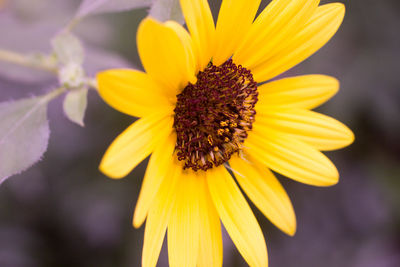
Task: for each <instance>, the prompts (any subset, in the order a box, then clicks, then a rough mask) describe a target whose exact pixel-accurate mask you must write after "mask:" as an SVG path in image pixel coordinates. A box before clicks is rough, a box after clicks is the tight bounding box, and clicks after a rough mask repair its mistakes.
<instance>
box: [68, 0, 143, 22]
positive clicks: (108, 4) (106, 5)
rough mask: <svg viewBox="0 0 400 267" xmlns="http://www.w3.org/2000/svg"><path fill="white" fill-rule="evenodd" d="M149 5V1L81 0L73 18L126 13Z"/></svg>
mask: <svg viewBox="0 0 400 267" xmlns="http://www.w3.org/2000/svg"><path fill="white" fill-rule="evenodd" d="M150 5H151V0H83V1H82V3H81V5H80V7H79V9H78V12H77V13H76V15H75V18H78V19H80V18H83V17H86V16H88V15H94V14H101V13H110V12H120V11H127V10H131V9H135V8H142V7H146V6H150Z"/></svg>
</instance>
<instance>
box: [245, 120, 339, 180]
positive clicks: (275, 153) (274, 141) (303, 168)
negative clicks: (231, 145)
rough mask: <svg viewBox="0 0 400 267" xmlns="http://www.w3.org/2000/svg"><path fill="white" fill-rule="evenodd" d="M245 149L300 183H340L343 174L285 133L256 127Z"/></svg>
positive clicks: (323, 158) (320, 154) (323, 156)
mask: <svg viewBox="0 0 400 267" xmlns="http://www.w3.org/2000/svg"><path fill="white" fill-rule="evenodd" d="M244 146H245V147H246V152H247V153H248V154H250V155H251V156H252V158H253V159H255V160H257V161H258V162H260V163H262V164H265V165H266V166H267V167H269V168H271V169H272V170H274V171H276V172H278V173H281V174H283V175H285V176H287V177H289V178H292V179H293V180H296V181H298V182H301V183H305V184H310V185H315V186H330V185H334V184H336V183H337V182H338V179H339V173H338V171H337V169H336V167H335V165H333V164H332V162H331V161H330V160H329V159H328V158H327V157H326V156H325V155H324V154H322V153H321V152H319V151H318V150H316V149H315V148H313V147H311V146H310V145H307V144H305V143H303V142H301V141H298V140H296V139H295V138H293V137H291V136H289V135H285V134H284V133H279V132H276V131H273V130H268V131H266V130H265V129H263V127H260V125H254V128H253V131H252V132H250V133H249V136H248V138H247V139H246V141H245V144H244Z"/></svg>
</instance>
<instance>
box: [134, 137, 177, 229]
mask: <svg viewBox="0 0 400 267" xmlns="http://www.w3.org/2000/svg"><path fill="white" fill-rule="evenodd" d="M175 143H176V135H175V134H171V135H170V136H169V137H168V139H167V140H166V141H165V142H160V144H159V145H158V147H156V148H155V150H154V152H153V154H152V155H151V157H150V160H149V165H148V166H147V169H146V174H145V176H144V179H143V183H142V188H141V189H140V194H139V198H138V201H137V202H136V208H135V213H134V216H133V225H134V227H136V228H139V227H140V226H141V225H142V224H143V222H144V220H145V219H146V216H147V213H148V211H149V208H150V206H151V204H152V203H153V199H154V198H155V196H156V194H157V192H158V189H159V188H160V186H161V183H162V182H163V181H164V179H165V177H166V175H167V172H168V167H169V166H170V165H171V164H172V162H173V157H174V155H173V153H174V149H175Z"/></svg>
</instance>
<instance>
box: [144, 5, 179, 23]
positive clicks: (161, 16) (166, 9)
mask: <svg viewBox="0 0 400 267" xmlns="http://www.w3.org/2000/svg"><path fill="white" fill-rule="evenodd" d="M149 15H150V16H152V17H153V18H155V19H157V20H159V21H162V22H164V21H167V20H175V21H176V22H178V23H180V24H183V22H184V18H183V14H182V9H181V6H180V3H179V0H153V4H152V6H151V9H150V12H149Z"/></svg>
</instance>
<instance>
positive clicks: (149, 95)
mask: <svg viewBox="0 0 400 267" xmlns="http://www.w3.org/2000/svg"><path fill="white" fill-rule="evenodd" d="M97 83H98V87H99V94H100V96H101V97H102V98H103V99H104V101H106V102H107V103H108V104H109V105H110V106H112V107H113V108H115V109H116V110H118V111H121V112H123V113H126V114H129V115H131V116H135V117H143V116H145V115H146V114H149V113H150V112H154V111H157V110H160V111H161V110H162V109H166V108H167V109H168V108H169V109H171V110H172V109H173V108H172V105H171V103H170V102H168V100H167V98H166V97H165V95H163V94H162V92H161V90H160V89H159V88H158V85H157V84H156V83H155V82H154V81H153V80H152V79H151V78H150V77H149V76H148V75H147V74H146V73H143V72H141V71H137V70H128V69H114V70H107V71H103V72H100V73H98V74H97Z"/></svg>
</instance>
